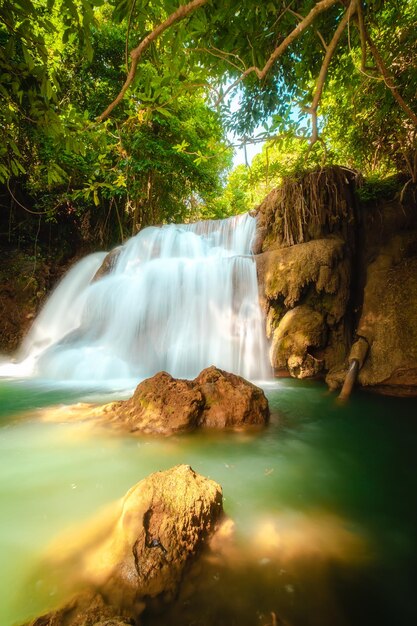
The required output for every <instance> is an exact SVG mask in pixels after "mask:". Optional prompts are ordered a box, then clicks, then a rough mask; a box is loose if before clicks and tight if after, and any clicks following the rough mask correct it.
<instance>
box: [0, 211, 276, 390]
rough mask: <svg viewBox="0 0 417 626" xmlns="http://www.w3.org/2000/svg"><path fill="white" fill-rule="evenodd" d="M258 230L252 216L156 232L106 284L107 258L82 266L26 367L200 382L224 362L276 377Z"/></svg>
mask: <svg viewBox="0 0 417 626" xmlns="http://www.w3.org/2000/svg"><path fill="white" fill-rule="evenodd" d="M255 227H256V221H255V219H254V218H252V217H251V216H249V215H248V214H245V215H239V216H236V217H232V218H228V219H226V220H207V221H204V222H198V223H195V224H182V225H174V224H170V225H164V226H162V227H149V228H146V229H144V230H142V231H141V232H139V233H138V235H136V236H135V237H133V238H132V239H130V240H129V241H127V242H126V244H125V245H124V246H123V247H122V248H121V249H120V252H119V254H118V256H117V260H116V261H115V262H114V265H113V267H112V268H111V270H110V271H109V272H108V273H107V274H105V275H104V276H102V277H101V278H99V279H98V280H92V279H93V277H94V275H95V273H96V271H97V270H98V268H99V267H100V265H101V263H102V261H103V258H104V257H105V253H98V254H94V255H90V256H89V257H87V258H86V259H84V260H82V261H80V262H79V263H78V264H76V265H75V266H74V267H73V268H72V270H71V271H70V272H69V273H68V274H67V275H66V277H65V278H64V279H63V281H62V282H61V283H60V284H59V285H58V287H57V288H56V290H55V291H54V292H53V293H52V295H51V296H50V299H49V300H48V301H47V303H46V305H45V307H44V309H43V310H42V311H41V313H40V314H39V316H38V318H37V319H36V320H35V322H34V324H33V326H32V328H31V330H30V332H29V334H28V336H27V337H26V339H25V341H24V343H23V345H22V348H21V351H20V355H19V358H20V361H21V363H20V369H19V364H18V365H17V368H18V369H17V371H18V372H19V371H20V372H22V371H24V372H26V373H28V372H31V373H32V374H33V375H36V376H39V377H42V378H48V379H57V380H68V379H70V380H83V381H85V380H87V381H89V380H110V379H111V380H113V379H131V378H134V379H136V380H140V379H143V378H146V377H149V376H152V375H153V374H155V373H156V372H158V371H161V370H165V371H167V372H169V373H170V374H172V375H173V376H176V377H182V378H194V377H195V376H196V375H198V373H199V372H200V371H201V370H202V369H204V368H205V367H208V366H210V365H216V366H217V367H220V368H221V369H225V370H227V371H230V372H234V373H237V374H240V375H242V376H244V377H245V378H249V379H261V378H266V377H268V376H269V374H270V371H269V367H268V365H267V358H266V354H267V350H266V346H265V336H264V335H265V333H264V324H263V319H262V313H261V310H260V307H259V302H258V286H257V278H256V266H255V262H254V260H253V257H252V255H251V241H252V239H253V236H254V232H255ZM22 368H23V370H22ZM0 373H1V371H0Z"/></svg>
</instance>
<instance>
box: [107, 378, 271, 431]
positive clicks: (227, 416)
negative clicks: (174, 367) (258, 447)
mask: <svg viewBox="0 0 417 626" xmlns="http://www.w3.org/2000/svg"><path fill="white" fill-rule="evenodd" d="M103 413H104V414H105V415H106V419H108V420H109V421H110V422H111V423H112V424H113V425H116V426H118V427H121V428H123V429H127V430H129V431H130V432H141V433H145V434H158V435H161V434H162V435H170V434H172V433H176V432H182V431H190V430H193V429H195V428H245V427H248V426H259V425H264V424H266V423H267V422H268V419H269V407H268V401H267V399H266V397H265V394H264V392H263V391H262V389H260V388H259V387H257V386H256V385H253V384H252V383H250V382H248V381H247V380H245V379H244V378H242V377H241V376H237V375H236V374H230V373H228V372H225V371H223V370H220V369H218V368H217V367H214V366H212V367H208V368H206V369H205V370H203V371H202V372H201V373H200V374H199V376H197V378H195V379H194V380H181V379H175V378H173V377H172V376H171V375H170V374H167V373H166V372H159V373H158V374H155V376H152V378H148V379H146V380H144V381H143V382H141V383H140V384H139V385H138V386H137V388H136V390H135V393H134V394H133V396H132V398H130V399H129V400H126V401H122V402H117V403H112V404H111V405H108V407H107V408H106V407H104V409H103Z"/></svg>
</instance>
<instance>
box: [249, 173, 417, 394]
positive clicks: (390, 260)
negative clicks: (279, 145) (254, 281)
mask: <svg viewBox="0 0 417 626" xmlns="http://www.w3.org/2000/svg"><path fill="white" fill-rule="evenodd" d="M358 184H360V181H358V179H357V178H356V177H355V174H354V173H353V172H351V171H350V170H346V169H344V168H340V167H331V168H325V169H322V170H320V171H318V172H310V173H307V174H304V175H303V176H301V177H300V178H298V179H295V180H290V181H287V182H286V183H285V184H284V185H283V187H282V188H280V189H277V190H274V191H273V192H271V194H269V196H268V197H267V198H266V199H265V200H264V202H263V203H262V204H261V205H260V206H259V207H258V209H257V220H258V231H257V237H256V241H255V244H254V253H255V254H256V262H257V268H258V279H259V290H260V299H261V303H262V306H263V308H264V311H265V315H266V333H267V336H268V338H269V340H270V360H271V364H272V366H273V367H274V369H275V372H276V374H278V375H282V374H287V375H290V376H293V377H296V378H306V377H324V378H326V381H327V382H328V384H329V386H330V387H331V388H338V387H340V386H341V385H342V384H343V381H344V379H345V376H346V372H347V369H348V367H349V363H350V362H351V361H352V360H353V359H357V361H358V364H359V366H360V371H359V376H358V382H359V384H360V385H362V386H364V387H371V388H373V389H375V390H378V391H381V392H384V393H390V394H394V395H417V366H416V363H417V358H416V357H417V354H416V352H417V313H416V305H417V271H416V270H417V203H416V195H415V193H416V192H415V189H413V188H412V187H410V186H408V188H407V193H406V194H403V197H400V194H398V196H397V197H393V198H391V199H389V200H386V199H385V200H384V201H382V202H381V201H379V202H377V201H376V200H374V201H368V202H363V201H361V200H360V194H358V193H357V189H358Z"/></svg>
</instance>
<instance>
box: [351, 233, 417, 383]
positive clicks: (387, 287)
mask: <svg viewBox="0 0 417 626" xmlns="http://www.w3.org/2000/svg"><path fill="white" fill-rule="evenodd" d="M416 249H417V233H408V234H404V235H402V236H399V235H398V236H396V237H394V238H392V240H391V242H390V243H389V244H388V245H386V246H384V247H383V248H382V250H381V251H380V254H379V255H378V256H377V258H376V259H375V260H374V262H373V263H371V264H370V265H369V266H368V272H367V280H366V285H365V290H364V301H363V308H362V315H361V317H360V320H359V324H358V330H357V334H358V336H360V337H363V338H364V339H365V340H366V342H367V343H368V344H369V346H370V349H369V353H368V357H367V358H366V360H365V362H364V365H363V368H362V369H361V371H360V373H359V383H360V384H361V385H363V386H367V387H368V386H373V387H374V388H377V390H379V391H381V392H386V393H390V394H393V395H417V365H416V363H417V313H416V307H415V303H416V302H417V256H416V255H415V250H416Z"/></svg>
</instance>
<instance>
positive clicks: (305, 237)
mask: <svg viewBox="0 0 417 626" xmlns="http://www.w3.org/2000/svg"><path fill="white" fill-rule="evenodd" d="M354 178H355V174H354V172H352V171H350V170H347V169H344V168H341V167H338V166H332V167H326V168H323V169H320V170H315V171H313V172H308V173H306V174H303V175H302V176H300V177H298V178H296V179H287V180H286V181H284V183H283V185H282V186H281V187H280V188H278V189H275V190H274V191H273V192H272V193H271V194H269V196H268V197H267V198H266V199H265V200H264V202H263V203H262V204H261V206H260V207H259V217H260V225H262V226H265V227H266V229H267V232H268V235H267V238H266V241H265V243H269V244H270V243H272V241H271V238H273V240H275V241H276V242H277V243H279V245H281V246H292V245H294V244H297V243H304V242H306V241H310V240H311V239H315V238H318V237H322V236H326V235H328V234H332V233H335V232H339V231H341V230H345V229H346V228H348V227H349V225H350V224H351V223H352V222H353V219H354V211H353V206H354V194H353V184H354ZM267 240H268V242H267ZM266 247H268V245H267V246H266ZM264 249H265V246H264Z"/></svg>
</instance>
